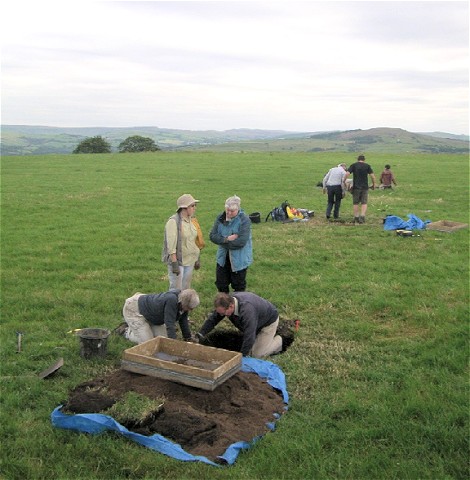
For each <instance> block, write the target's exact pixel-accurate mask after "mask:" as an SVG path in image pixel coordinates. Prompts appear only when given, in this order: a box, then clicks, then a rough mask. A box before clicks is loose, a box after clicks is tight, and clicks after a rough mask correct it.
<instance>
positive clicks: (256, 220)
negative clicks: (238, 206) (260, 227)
mask: <svg viewBox="0 0 470 480" xmlns="http://www.w3.org/2000/svg"><path fill="white" fill-rule="evenodd" d="M249 217H250V220H251V222H252V223H260V222H261V214H260V213H259V212H253V213H250V215H249Z"/></svg>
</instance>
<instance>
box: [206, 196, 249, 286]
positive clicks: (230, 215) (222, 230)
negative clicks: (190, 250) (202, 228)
mask: <svg viewBox="0 0 470 480" xmlns="http://www.w3.org/2000/svg"><path fill="white" fill-rule="evenodd" d="M210 239H211V242H212V243H215V244H216V245H218V246H219V247H218V249H217V254H216V260H217V266H216V280H215V285H216V286H217V290H218V291H219V292H223V293H229V286H230V285H232V288H233V290H234V291H235V292H244V291H245V290H246V273H247V270H248V267H249V266H250V265H251V264H252V263H253V251H252V239H251V220H250V217H249V216H248V215H247V214H246V213H245V212H244V211H243V210H241V209H240V198H239V197H237V196H236V195H234V196H233V197H229V198H227V200H225V211H224V212H222V213H221V214H219V215H218V216H217V218H216V219H215V222H214V225H213V227H212V230H211V233H210Z"/></svg>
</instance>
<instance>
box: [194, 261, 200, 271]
mask: <svg viewBox="0 0 470 480" xmlns="http://www.w3.org/2000/svg"><path fill="white" fill-rule="evenodd" d="M200 268H201V262H200V261H199V260H197V261H196V263H195V264H194V270H199V269H200Z"/></svg>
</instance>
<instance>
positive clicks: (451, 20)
mask: <svg viewBox="0 0 470 480" xmlns="http://www.w3.org/2000/svg"><path fill="white" fill-rule="evenodd" d="M3 3H8V4H9V5H6V6H5V5H3V6H2V18H4V19H6V21H5V20H4V25H5V28H3V29H2V33H1V35H2V78H3V79H2V123H4V124H42V125H56V126H100V125H102V126H132V125H158V126H161V127H168V128H188V129H219V130H221V129H229V128H242V127H247V128H275V129H285V130H302V131H315V130H325V129H349V128H351V129H352V128H369V127H372V126H377V125H380V126H388V125H390V126H401V127H403V128H408V129H411V130H413V131H429V130H444V131H449V132H453V133H468V79H469V77H468V33H469V25H468V4H467V2H439V1H438V2H426V1H424V2H379V1H378V2H297V1H293V2H258V1H252V2H251V1H250V2H244V1H223V2H222V1H209V2H200V1H190V2H180V1H176V2H172V1H156V2H154V1H149V2H146V1H143V2H139V1H137V2H133V1H124V2H106V1H94V2H92V1H85V2H78V1H77V2H47V1H46V2H24V1H23V2H21V1H20V2H3ZM26 11H27V12H28V15H25V12H26ZM416 105H419V108H416V107H415V108H407V106H410V107H411V106H416ZM400 119H406V125H404V124H400V123H396V122H397V121H399V120H400ZM403 121H405V120H403Z"/></svg>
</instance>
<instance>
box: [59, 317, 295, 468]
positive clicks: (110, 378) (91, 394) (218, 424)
mask: <svg viewBox="0 0 470 480" xmlns="http://www.w3.org/2000/svg"><path fill="white" fill-rule="evenodd" d="M291 325H293V322H291V321H283V322H281V324H280V327H279V329H278V332H279V334H281V335H282V336H283V341H284V351H285V349H287V348H288V347H289V346H290V345H291V344H292V342H293V340H294V331H293V329H292V328H291ZM284 339H285V340H284ZM208 340H209V342H210V345H212V346H216V347H218V348H225V349H227V350H234V351H237V350H239V347H240V345H241V335H240V334H239V333H238V332H236V331H228V330H215V331H213V332H211V335H209V336H208ZM130 391H132V392H136V393H138V394H140V395H145V396H147V397H149V398H152V399H162V398H163V399H164V406H163V408H162V409H160V410H159V411H158V412H154V414H152V415H149V416H148V419H147V420H146V421H144V422H139V423H138V426H136V424H135V423H131V424H128V425H126V424H123V425H124V426H125V427H126V428H127V429H128V430H131V431H133V432H137V433H140V434H142V435H153V434H155V433H159V434H160V435H163V436H164V437H166V438H168V439H169V440H172V441H174V442H175V443H178V444H179V445H181V447H182V448H183V449H184V450H186V451H187V452H189V453H191V454H193V455H202V456H204V457H206V458H208V459H209V460H212V461H214V462H218V461H219V460H218V459H217V457H218V456H220V455H223V453H224V452H225V451H226V449H227V448H228V447H229V445H231V444H232V443H235V442H239V441H247V442H251V441H252V440H253V439H254V438H255V437H257V436H260V435H263V434H265V433H266V432H268V431H269V428H268V427H267V425H266V424H267V423H269V422H273V421H274V420H275V416H274V415H275V414H280V415H281V414H283V413H285V404H284V401H283V397H282V394H281V392H279V391H277V390H275V389H274V388H273V387H271V385H269V384H268V383H267V382H266V380H264V379H262V378H261V377H260V376H259V375H257V374H255V373H246V372H238V373H236V374H235V375H233V376H232V377H230V378H229V379H228V380H226V381H225V382H224V383H222V384H221V385H219V386H218V387H217V388H216V389H215V390H214V391H206V390H202V389H198V388H194V387H190V386H187V385H181V384H178V383H175V382H171V381H169V380H163V379H159V378H155V377H150V376H147V375H140V374H137V373H132V372H128V371H125V370H120V369H118V370H115V371H112V372H110V373H109V374H107V375H105V376H103V377H100V378H96V379H94V380H91V381H88V382H84V383H82V384H80V385H78V386H77V387H75V388H74V389H73V390H72V391H71V392H70V393H69V397H68V399H67V401H66V402H64V406H63V407H62V412H63V413H104V414H106V411H107V410H108V409H109V408H111V407H112V406H113V405H114V404H115V403H116V402H117V401H119V400H120V399H122V397H123V396H124V395H125V394H126V393H127V392H130Z"/></svg>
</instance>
